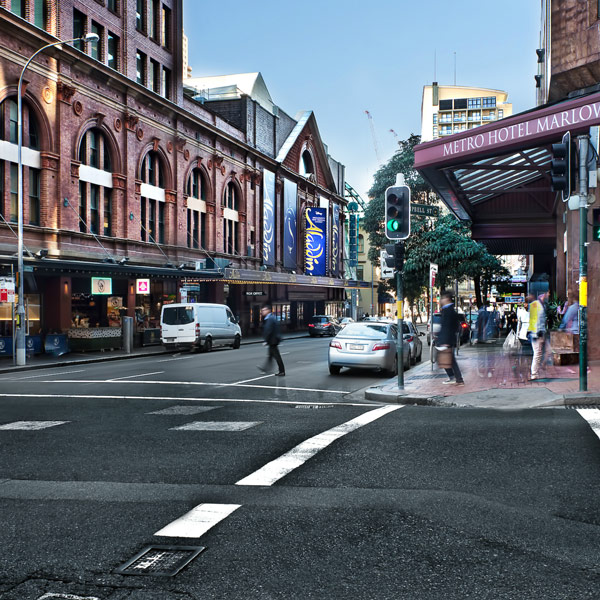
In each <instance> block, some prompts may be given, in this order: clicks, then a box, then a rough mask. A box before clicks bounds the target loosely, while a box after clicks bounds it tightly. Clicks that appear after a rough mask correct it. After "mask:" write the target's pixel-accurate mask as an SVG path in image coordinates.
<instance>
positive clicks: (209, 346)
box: [202, 337, 212, 352]
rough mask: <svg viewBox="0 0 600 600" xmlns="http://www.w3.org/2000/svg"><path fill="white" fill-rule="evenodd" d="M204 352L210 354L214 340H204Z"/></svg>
mask: <svg viewBox="0 0 600 600" xmlns="http://www.w3.org/2000/svg"><path fill="white" fill-rule="evenodd" d="M202 350H203V351H204V352H210V351H211V350H212V339H211V338H209V337H207V338H206V340H204V345H203V346H202Z"/></svg>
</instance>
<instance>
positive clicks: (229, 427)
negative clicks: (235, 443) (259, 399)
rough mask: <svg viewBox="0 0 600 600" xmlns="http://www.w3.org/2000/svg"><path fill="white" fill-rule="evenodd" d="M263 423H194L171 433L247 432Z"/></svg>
mask: <svg viewBox="0 0 600 600" xmlns="http://www.w3.org/2000/svg"><path fill="white" fill-rule="evenodd" d="M261 423H262V421H194V422H193V423H186V424H185V425H180V426H179V427H171V428H170V430H169V431H245V430H246V429H250V428H251V427H256V426H257V425H260V424H261Z"/></svg>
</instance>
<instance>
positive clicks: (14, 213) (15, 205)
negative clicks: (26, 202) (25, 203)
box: [10, 163, 19, 223]
mask: <svg viewBox="0 0 600 600" xmlns="http://www.w3.org/2000/svg"><path fill="white" fill-rule="evenodd" d="M18 189H19V165H17V164H16V163H10V220H11V221H12V222H13V223H16V222H17V221H18V219H19V192H18Z"/></svg>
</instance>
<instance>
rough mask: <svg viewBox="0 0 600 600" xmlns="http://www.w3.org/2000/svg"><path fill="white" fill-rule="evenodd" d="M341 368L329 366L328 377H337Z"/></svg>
mask: <svg viewBox="0 0 600 600" xmlns="http://www.w3.org/2000/svg"><path fill="white" fill-rule="evenodd" d="M341 369H342V367H336V366H335V365H329V374H330V375H339V374H340V371H341Z"/></svg>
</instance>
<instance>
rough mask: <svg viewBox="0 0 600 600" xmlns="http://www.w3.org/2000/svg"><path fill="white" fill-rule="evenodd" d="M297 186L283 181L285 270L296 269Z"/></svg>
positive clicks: (291, 182) (285, 180)
mask: <svg viewBox="0 0 600 600" xmlns="http://www.w3.org/2000/svg"><path fill="white" fill-rule="evenodd" d="M297 197H298V184H296V183H294V182H293V181H289V180H287V179H284V180H283V210H284V215H285V219H284V229H283V266H284V267H285V268H286V269H295V268H296V266H297V265H296V252H297V236H298V214H297V211H298V208H297V207H298V201H297Z"/></svg>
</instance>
